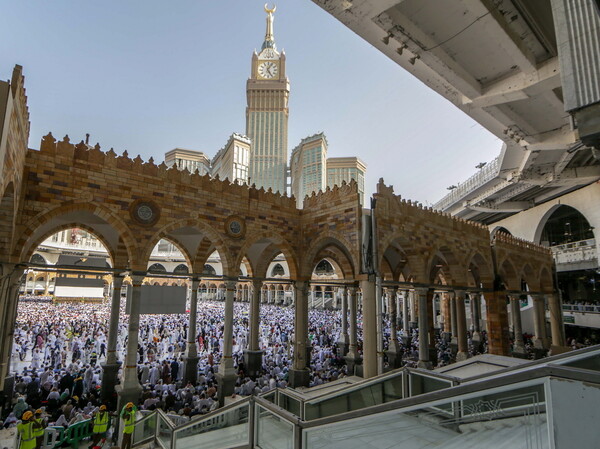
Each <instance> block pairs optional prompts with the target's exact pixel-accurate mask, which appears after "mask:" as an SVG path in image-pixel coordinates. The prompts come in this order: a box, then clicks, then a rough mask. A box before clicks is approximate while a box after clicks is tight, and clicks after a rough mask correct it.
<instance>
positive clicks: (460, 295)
mask: <svg viewBox="0 0 600 449" xmlns="http://www.w3.org/2000/svg"><path fill="white" fill-rule="evenodd" d="M454 296H455V297H456V298H457V299H465V296H467V292H466V290H454Z"/></svg>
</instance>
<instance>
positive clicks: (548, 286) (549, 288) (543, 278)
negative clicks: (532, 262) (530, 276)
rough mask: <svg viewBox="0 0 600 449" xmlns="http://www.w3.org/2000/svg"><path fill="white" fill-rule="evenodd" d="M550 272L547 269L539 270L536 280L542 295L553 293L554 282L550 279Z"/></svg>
mask: <svg viewBox="0 0 600 449" xmlns="http://www.w3.org/2000/svg"><path fill="white" fill-rule="evenodd" d="M551 272H552V271H551V270H549V269H548V267H544V266H543V267H542V268H541V269H540V273H539V276H538V279H539V280H540V291H542V292H544V293H553V292H554V282H553V279H552V274H551Z"/></svg>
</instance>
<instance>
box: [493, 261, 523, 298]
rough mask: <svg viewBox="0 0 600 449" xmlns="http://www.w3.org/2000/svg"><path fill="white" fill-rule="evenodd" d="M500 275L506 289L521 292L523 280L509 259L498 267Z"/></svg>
mask: <svg viewBox="0 0 600 449" xmlns="http://www.w3.org/2000/svg"><path fill="white" fill-rule="evenodd" d="M498 275H499V276H500V278H501V280H502V282H503V283H504V286H505V287H506V289H508V290H516V291H520V290H521V280H520V279H519V277H518V275H517V271H516V270H515V266H514V265H513V263H512V262H511V261H510V260H509V259H508V258H506V259H504V260H503V261H502V263H501V264H500V265H499V266H498Z"/></svg>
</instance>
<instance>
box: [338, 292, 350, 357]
mask: <svg viewBox="0 0 600 449" xmlns="http://www.w3.org/2000/svg"><path fill="white" fill-rule="evenodd" d="M348 343H349V337H348V288H347V287H344V288H343V289H342V330H341V333H340V338H339V340H338V348H339V350H340V353H341V355H342V356H345V355H346V353H347V352H348Z"/></svg>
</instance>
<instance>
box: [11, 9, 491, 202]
mask: <svg viewBox="0 0 600 449" xmlns="http://www.w3.org/2000/svg"><path fill="white" fill-rule="evenodd" d="M263 5H264V1H262V0H219V1H213V2H208V1H206V0H172V1H165V0H161V1H158V0H127V1H123V0H120V1H117V0H105V1H102V2H92V1H75V0H52V1H48V0H21V1H15V0H0V79H9V78H10V76H11V73H12V68H13V67H14V65H15V64H20V65H22V66H23V70H24V74H25V87H26V89H27V95H28V104H29V112H30V120H31V135H30V140H29V146H30V148H34V149H39V145H40V140H41V138H42V136H43V135H45V134H47V133H48V132H50V131H51V132H52V134H53V135H54V136H55V137H57V138H62V137H63V136H64V135H66V134H68V135H69V137H70V138H71V141H75V142H79V141H80V140H82V139H84V138H85V134H86V133H89V134H90V135H91V137H90V143H91V144H92V145H94V144H95V143H96V142H98V143H100V146H101V148H102V150H103V151H108V150H109V149H110V148H114V150H115V152H117V153H118V154H121V153H122V152H123V151H124V150H127V152H128V153H129V155H130V156H131V157H135V156H136V155H137V154H139V155H141V157H142V159H144V160H148V159H149V158H150V157H153V158H154V160H155V161H159V162H160V161H162V160H164V153H165V152H167V151H169V150H171V149H173V148H176V147H182V148H189V149H194V150H200V151H204V152H205V153H207V155H208V156H209V157H213V156H214V155H215V154H216V153H217V151H218V150H219V149H220V148H221V147H222V146H223V145H225V143H226V142H227V139H228V137H229V136H230V135H231V133H233V132H238V133H244V132H245V120H246V119H245V108H246V80H247V79H248V77H249V76H250V62H251V56H252V53H253V52H254V50H255V49H260V45H261V44H262V41H263V39H264V34H265V17H266V14H265V12H264V9H263ZM274 34H275V41H276V44H277V47H278V49H279V50H282V49H284V50H285V53H286V57H287V60H286V64H287V65H286V71H287V76H288V78H289V80H290V85H291V93H290V103H289V107H290V116H289V125H288V126H289V133H288V134H289V135H288V158H289V155H290V154H291V150H292V149H293V148H294V147H295V146H296V145H297V144H298V143H299V142H300V140H301V139H302V138H303V137H306V136H309V135H312V134H315V133H317V132H321V131H322V132H324V133H325V135H326V136H327V140H328V144H329V151H328V156H330V157H340V156H358V157H359V158H361V159H362V160H363V161H364V162H366V164H367V177H366V184H365V190H366V192H367V193H372V192H374V191H375V188H376V183H377V182H378V180H379V178H384V180H385V182H386V184H388V185H389V184H392V185H394V190H395V192H396V194H400V195H402V197H403V198H407V199H411V200H416V201H420V202H422V203H423V204H425V205H431V204H432V203H434V202H436V201H437V200H439V199H441V198H442V197H443V196H444V195H445V194H446V193H448V191H447V190H446V188H447V187H448V186H450V185H453V184H458V183H459V182H462V181H465V180H466V179H467V178H468V177H469V176H471V175H472V174H474V173H475V172H476V169H475V165H477V164H478V163H479V162H487V161H490V160H492V159H493V158H494V157H496V156H497V155H498V154H499V152H500V148H501V141H500V140H499V139H498V138H496V137H495V136H493V135H492V134H491V133H489V132H488V131H486V130H485V129H484V128H482V127H481V126H480V125H479V124H477V123H476V122H474V121H473V120H472V119H470V118H469V117H468V116H467V115H465V114H464V113H463V112H461V111H460V110H459V109H457V108H456V107H455V106H453V105H452V104H451V103H450V102H448V101H447V100H445V99H444V98H442V97H441V96H439V95H438V94H437V93H435V92H434V91H432V90H430V89H429V88H428V87H426V86H425V85H423V84H422V83H421V82H420V81H418V80H417V79H416V78H414V77H412V75H410V74H409V73H408V72H406V71H404V69H402V68H401V67H400V66H398V65H397V64H396V63H394V62H393V61H392V60H390V59H388V58H387V57H386V56H385V55H383V54H382V53H380V52H379V51H378V50H376V49H375V48H374V47H373V46H371V45H370V44H369V43H367V42H366V41H364V40H363V39H362V38H360V37H359V36H357V35H356V34H354V33H353V32H352V31H351V30H350V29H348V28H346V27H345V26H344V25H342V24H341V23H340V22H338V21H337V20H336V19H335V18H334V17H333V16H331V15H329V14H328V13H326V12H325V11H324V10H322V9H321V8H319V7H318V6H316V5H315V4H314V3H312V2H311V1H310V0H279V2H278V3H277V11H276V13H275V21H274Z"/></svg>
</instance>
